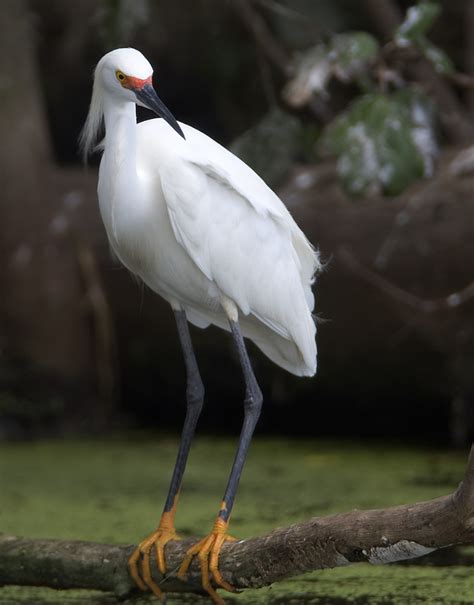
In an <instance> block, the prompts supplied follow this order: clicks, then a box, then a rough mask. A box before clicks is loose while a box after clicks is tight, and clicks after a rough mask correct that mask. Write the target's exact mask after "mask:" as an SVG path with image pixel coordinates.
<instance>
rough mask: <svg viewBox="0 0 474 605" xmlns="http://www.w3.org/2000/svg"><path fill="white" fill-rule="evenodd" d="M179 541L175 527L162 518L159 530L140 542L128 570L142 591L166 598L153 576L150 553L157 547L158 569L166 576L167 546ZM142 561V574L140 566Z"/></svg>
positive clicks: (129, 562)
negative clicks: (173, 541) (149, 591)
mask: <svg viewBox="0 0 474 605" xmlns="http://www.w3.org/2000/svg"><path fill="white" fill-rule="evenodd" d="M164 514H166V513H164ZM179 539H180V538H179V537H178V535H177V534H176V531H175V529H174V527H173V526H172V525H171V526H170V525H168V523H166V522H163V518H162V521H161V523H160V526H159V527H158V529H156V530H155V531H154V532H153V533H152V534H150V535H149V536H148V538H145V540H143V542H140V544H139V545H138V546H137V548H136V549H135V550H134V551H133V554H132V556H131V557H130V559H129V560H128V568H129V570H130V575H131V576H132V578H133V580H134V581H135V584H136V585H137V586H138V587H139V588H140V589H141V590H147V589H150V590H151V591H152V592H153V594H154V595H156V596H157V597H160V599H162V598H163V597H164V593H163V591H162V590H161V588H160V587H159V586H158V584H157V583H156V582H155V580H153V577H152V575H151V563H150V553H151V550H152V548H153V547H155V551H156V561H157V564H158V569H159V570H160V572H161V573H162V574H163V575H164V574H165V573H166V561H165V546H166V545H167V544H168V542H170V541H171V540H179ZM140 560H141V572H140V570H139V565H138V564H139V561H140Z"/></svg>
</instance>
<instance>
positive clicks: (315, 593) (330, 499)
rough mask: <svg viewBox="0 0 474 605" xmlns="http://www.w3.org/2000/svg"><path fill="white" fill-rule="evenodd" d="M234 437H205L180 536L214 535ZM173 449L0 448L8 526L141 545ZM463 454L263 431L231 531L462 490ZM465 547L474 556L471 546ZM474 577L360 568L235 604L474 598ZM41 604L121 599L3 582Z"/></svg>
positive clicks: (120, 444) (443, 568)
mask: <svg viewBox="0 0 474 605" xmlns="http://www.w3.org/2000/svg"><path fill="white" fill-rule="evenodd" d="M235 444H236V443H235V440H232V439H213V438H210V437H205V438H202V437H201V438H198V439H196V443H195V445H194V447H193V450H192V452H191V458H190V461H189V466H188V469H187V472H186V476H185V485H184V489H183V492H182V496H181V502H180V506H179V509H178V516H177V526H178V531H179V533H181V534H182V535H183V536H184V535H201V534H204V533H205V532H207V531H208V529H209V527H210V525H211V523H212V520H213V517H214V515H215V513H216V507H217V506H218V503H219V502H220V499H221V497H222V492H223V489H224V487H225V482H226V479H227V474H228V471H229V468H230V465H231V463H232V457H233V454H234V448H235ZM176 448H177V439H176V438H175V437H170V436H166V435H157V436H154V437H150V436H149V435H147V436H144V437H142V438H140V437H139V436H133V437H127V438H120V439H118V438H117V439H113V440H107V441H68V442H59V441H55V442H46V441H45V442H35V443H8V444H1V445H0V486H1V489H0V528H1V531H2V532H4V533H11V534H16V535H25V536H29V537H33V538H34V537H52V538H62V539H84V540H95V541H102V542H130V543H133V542H136V541H137V540H138V539H139V538H141V537H143V536H144V535H146V534H147V533H148V532H149V531H150V530H151V529H152V528H153V527H154V526H155V525H156V522H157V520H158V517H159V514H160V512H161V508H162V504H163V501H164V498H165V495H166V490H167V484H168V481H169V478H170V474H171V470H172V466H173V463H174V457H175V455H176ZM465 462H466V458H465V456H463V455H462V454H459V453H454V452H448V451H440V450H434V449H423V448H407V447H399V446H390V445H381V444H373V443H367V444H360V443H357V444H354V443H347V442H344V443H330V442H320V441H316V440H315V441H291V440H285V439H269V438H259V439H258V438H257V439H256V440H255V442H254V444H253V445H252V449H251V453H250V456H249V460H248V463H247V465H246V469H245V472H244V476H243V478H242V484H241V489H240V491H239V495H238V499H237V503H236V506H235V510H234V514H233V516H232V522H231V531H232V533H233V534H234V535H236V536H240V537H242V538H244V537H247V536H250V535H255V534H261V533H264V532H266V531H269V530H271V529H273V528H274V527H276V526H282V525H287V524H291V523H295V522H298V521H302V520H305V519H308V518H309V517H311V516H315V515H324V514H329V513H334V512H341V511H347V510H351V509H354V508H376V507H385V506H391V505H396V504H403V503H406V502H415V501H419V500H426V499H430V498H434V497H437V496H440V495H443V494H446V493H449V492H451V491H452V490H453V489H455V487H456V485H457V484H458V482H459V480H460V479H461V478H462V474H463V470H464V466H465ZM466 553H467V555H469V556H470V557H471V560H472V554H473V551H472V549H466ZM467 555H466V556H467ZM469 556H467V558H468V559H469ZM473 576H474V574H472V567H470V566H469V565H452V564H449V565H448V564H446V565H444V564H442V563H441V564H440V563H437V565H436V566H429V565H426V564H425V565H416V564H413V565H410V566H408V565H388V566H384V567H374V566H370V565H356V566H352V567H349V568H339V569H334V570H324V571H319V572H315V573H313V574H308V575H306V576H303V577H301V578H297V579H294V580H291V581H286V582H281V583H278V584H275V585H274V586H273V587H271V588H268V589H261V590H252V591H245V593H243V594H241V595H238V596H229V597H228V601H229V603H232V602H235V603H236V604H238V603H245V604H249V605H250V604H252V603H255V604H258V603H262V604H263V603H269V604H270V603H272V604H277V603H278V604H280V603H281V604H283V603H306V604H310V603H314V604H318V605H339V604H345V603H355V604H358V605H364V604H367V605H375V604H378V603H380V604H382V603H383V604H393V605H401V604H405V603H406V604H410V605H412V604H413V605H417V604H418V603H420V604H421V603H426V604H430V605H431V604H433V605H434V604H436V605H457V604H463V605H464V604H468V603H469V604H471V605H472V604H473V603H474V577H473ZM185 602H196V603H197V602H203V603H204V602H206V601H205V600H201V599H200V598H199V597H195V596H190V597H183V596H179V598H177V599H172V598H171V599H169V601H168V603H169V604H171V603H185ZM32 603H35V604H36V603H37V604H38V605H48V604H49V603H55V604H56V603H65V604H69V603H70V604H72V603H84V604H88V605H109V604H111V603H115V600H114V599H113V597H110V596H107V595H103V594H98V593H85V592H80V591H63V592H60V593H59V592H55V591H53V590H48V589H33V588H31V589H30V588H28V589H26V588H18V587H5V588H3V589H0V605H10V604H11V605H16V604H22V605H30V604H32ZM134 603H138V602H137V601H134Z"/></svg>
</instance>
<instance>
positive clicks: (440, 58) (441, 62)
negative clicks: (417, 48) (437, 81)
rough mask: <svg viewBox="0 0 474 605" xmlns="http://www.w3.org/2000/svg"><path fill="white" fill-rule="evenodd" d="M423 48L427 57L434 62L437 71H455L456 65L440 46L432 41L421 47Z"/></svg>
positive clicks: (446, 72)
mask: <svg viewBox="0 0 474 605" xmlns="http://www.w3.org/2000/svg"><path fill="white" fill-rule="evenodd" d="M421 50H422V52H423V54H424V55H425V57H426V58H427V59H429V60H430V61H431V63H433V65H434V67H435V69H436V71H437V72H438V73H440V74H452V73H454V71H455V69H454V65H453V62H452V61H451V59H450V58H449V57H448V55H447V54H446V53H445V52H444V50H441V48H438V47H437V46H435V45H434V44H431V42H428V41H426V43H425V44H424V45H423V46H422V47H421Z"/></svg>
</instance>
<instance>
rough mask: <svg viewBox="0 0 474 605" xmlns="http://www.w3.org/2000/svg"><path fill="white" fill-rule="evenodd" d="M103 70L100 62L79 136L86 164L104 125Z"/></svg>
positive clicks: (96, 69) (95, 72)
mask: <svg viewBox="0 0 474 605" xmlns="http://www.w3.org/2000/svg"><path fill="white" fill-rule="evenodd" d="M101 69H102V61H99V63H98V64H97V66H96V68H95V71H94V85H93V87H92V98H91V104H90V107H89V113H88V114H87V119H86V121H85V124H84V127H83V129H82V130H81V134H80V135H79V147H80V150H81V153H82V157H83V159H84V162H86V161H87V158H88V156H89V155H90V154H91V153H92V152H93V151H94V150H95V149H96V146H95V143H96V142H97V139H98V138H99V135H100V133H101V131H102V127H103V123H104V101H103V99H104V91H103V90H102V83H101V79H100V77H99V72H100V70H101Z"/></svg>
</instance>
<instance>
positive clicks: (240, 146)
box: [231, 108, 316, 187]
mask: <svg viewBox="0 0 474 605" xmlns="http://www.w3.org/2000/svg"><path fill="white" fill-rule="evenodd" d="M311 134H312V144H311V148H313V147H314V140H315V138H316V136H315V133H314V132H313V133H311ZM311 134H310V133H308V132H307V129H306V128H303V125H302V123H301V122H300V120H299V119H298V118H297V117H295V116H293V115H291V114H289V113H287V112H284V111H282V110H281V109H278V108H274V109H272V110H271V111H270V112H269V113H268V114H267V115H266V116H264V118H263V119H262V120H261V121H260V122H259V123H258V124H257V125H256V126H254V127H253V128H250V129H249V130H247V131H246V132H244V133H243V134H242V135H240V136H239V137H238V138H237V139H236V140H235V141H234V142H233V143H232V145H231V150H232V151H233V153H235V154H236V155H237V156H238V157H239V158H241V159H242V160H244V161H245V162H246V163H247V164H249V165H250V166H251V167H252V168H253V169H254V170H255V171H256V172H257V173H258V174H259V175H260V176H261V177H262V178H263V179H264V180H265V181H266V182H267V183H268V184H269V185H270V186H272V187H276V186H278V185H280V184H281V182H282V180H283V179H284V177H285V176H286V174H287V173H288V171H289V170H290V168H291V167H292V166H293V163H294V161H295V158H296V157H299V156H301V155H302V154H303V153H304V151H305V149H307V148H308V142H307V140H306V139H307V137H308V136H311Z"/></svg>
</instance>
